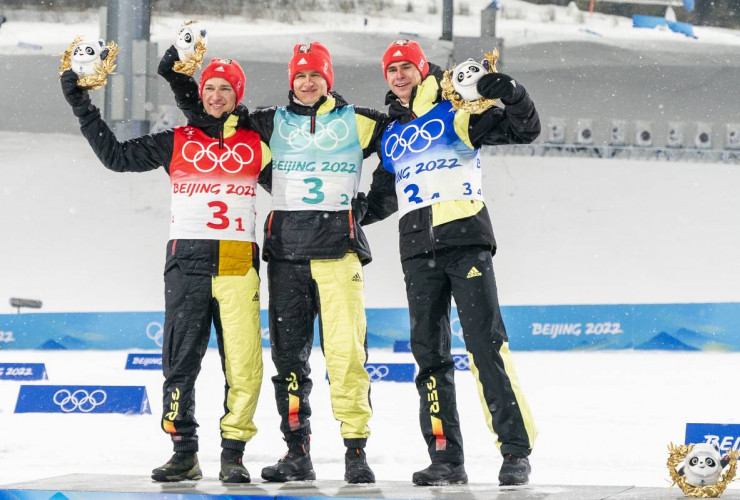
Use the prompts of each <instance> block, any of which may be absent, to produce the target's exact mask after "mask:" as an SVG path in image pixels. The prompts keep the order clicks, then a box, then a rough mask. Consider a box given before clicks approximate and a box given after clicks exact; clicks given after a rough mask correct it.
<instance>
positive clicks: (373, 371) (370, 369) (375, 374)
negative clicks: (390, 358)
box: [365, 365, 390, 382]
mask: <svg viewBox="0 0 740 500" xmlns="http://www.w3.org/2000/svg"><path fill="white" fill-rule="evenodd" d="M365 370H367V374H368V375H370V380H371V381H373V382H377V381H378V380H383V379H384V378H385V377H387V376H388V373H389V372H390V370H389V369H388V367H387V366H385V365H378V366H375V365H369V366H366V367H365Z"/></svg>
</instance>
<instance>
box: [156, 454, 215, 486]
mask: <svg viewBox="0 0 740 500" xmlns="http://www.w3.org/2000/svg"><path fill="white" fill-rule="evenodd" d="M202 477H203V473H202V472H201V471H200V465H199V464H198V455H197V454H196V453H194V452H189V451H177V452H175V454H174V455H172V458H170V460H169V461H168V462H167V463H166V464H164V465H163V466H161V467H157V468H156V469H154V470H153V471H152V479H154V480H155V481H159V482H163V483H170V482H176V481H183V480H186V479H192V480H197V479H201V478H202Z"/></svg>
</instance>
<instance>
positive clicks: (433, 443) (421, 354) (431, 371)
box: [401, 256, 464, 463]
mask: <svg viewBox="0 0 740 500" xmlns="http://www.w3.org/2000/svg"><path fill="white" fill-rule="evenodd" d="M401 264H402V267H403V273H404V278H405V280H406V294H407V297H408V302H409V315H410V318H411V350H412V352H413V354H414V358H415V359H416V363H417V364H418V366H419V373H418V375H417V377H416V388H417V390H418V391H419V398H420V405H419V423H420V425H421V432H422V435H423V436H424V440H425V441H426V443H427V447H428V449H429V456H430V457H431V459H432V461H433V462H459V463H462V462H463V461H464V454H463V444H462V434H461V433H460V419H459V417H458V414H457V403H456V399H455V379H454V376H455V364H454V361H453V359H452V356H451V354H450V342H451V332H450V297H451V296H450V283H449V280H448V279H447V276H446V275H445V273H444V266H441V265H439V263H437V262H435V260H433V259H432V258H431V256H417V257H413V258H410V259H406V260H404V261H403V262H402V263H401Z"/></svg>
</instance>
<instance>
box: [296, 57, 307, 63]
mask: <svg viewBox="0 0 740 500" xmlns="http://www.w3.org/2000/svg"><path fill="white" fill-rule="evenodd" d="M298 64H308V61H306V58H305V57H301V60H300V61H298Z"/></svg>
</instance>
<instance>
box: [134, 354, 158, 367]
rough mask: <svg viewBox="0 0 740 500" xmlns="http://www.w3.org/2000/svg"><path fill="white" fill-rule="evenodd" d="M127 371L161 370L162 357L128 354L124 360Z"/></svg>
mask: <svg viewBox="0 0 740 500" xmlns="http://www.w3.org/2000/svg"><path fill="white" fill-rule="evenodd" d="M126 369H127V370H161V369H162V355H161V354H148V353H137V354H129V355H128V357H127V358H126Z"/></svg>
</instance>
